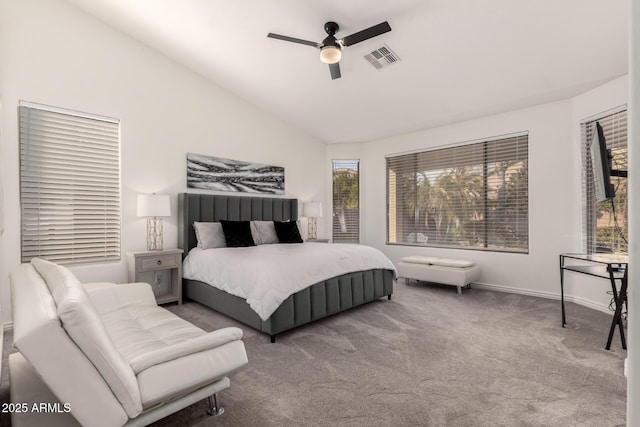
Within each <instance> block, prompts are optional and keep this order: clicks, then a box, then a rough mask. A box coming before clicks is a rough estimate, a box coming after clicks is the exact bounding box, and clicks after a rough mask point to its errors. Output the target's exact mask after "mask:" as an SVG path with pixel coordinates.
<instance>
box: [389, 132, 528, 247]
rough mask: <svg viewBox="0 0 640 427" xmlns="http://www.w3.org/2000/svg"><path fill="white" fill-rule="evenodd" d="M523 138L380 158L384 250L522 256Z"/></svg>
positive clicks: (525, 182) (525, 174)
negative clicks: (466, 251)
mask: <svg viewBox="0 0 640 427" xmlns="http://www.w3.org/2000/svg"><path fill="white" fill-rule="evenodd" d="M528 187H529V186H528V135H527V134H518V135H513V136H509V137H503V138H500V139H493V140H488V141H482V142H476V143H470V144H464V145H458V146H451V147H446V148H438V149H434V150H428V151H421V152H415V153H409V154H401V155H395V156H388V157H387V242H388V243H389V244H402V245H424V246H438V247H452V248H465V249H486V250H495V251H511V252H527V251H528V247H529V196H528Z"/></svg>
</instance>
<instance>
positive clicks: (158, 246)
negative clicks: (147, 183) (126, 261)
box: [138, 193, 171, 251]
mask: <svg viewBox="0 0 640 427" xmlns="http://www.w3.org/2000/svg"><path fill="white" fill-rule="evenodd" d="M138 216H139V217H147V250H148V251H161V250H162V240H163V237H162V218H161V217H163V216H171V204H170V203H169V195H167V194H155V193H154V194H138Z"/></svg>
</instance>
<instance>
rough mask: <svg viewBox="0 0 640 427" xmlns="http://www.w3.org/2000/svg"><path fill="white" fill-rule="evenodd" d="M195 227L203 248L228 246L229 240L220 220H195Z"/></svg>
mask: <svg viewBox="0 0 640 427" xmlns="http://www.w3.org/2000/svg"><path fill="white" fill-rule="evenodd" d="M193 228H194V229H195V230H196V239H197V240H198V247H199V248H201V249H213V248H226V247H227V242H226V240H225V237H224V231H222V225H221V224H220V223H219V222H197V221H194V223H193Z"/></svg>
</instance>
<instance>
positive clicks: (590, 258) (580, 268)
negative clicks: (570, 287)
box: [560, 253, 629, 350]
mask: <svg viewBox="0 0 640 427" xmlns="http://www.w3.org/2000/svg"><path fill="white" fill-rule="evenodd" d="M567 261H569V262H568V263H567ZM628 267H629V257H628V256H627V255H621V254H612V253H596V254H571V253H568V254H560V299H561V301H562V327H563V328H564V325H565V324H566V323H567V322H566V317H565V310H564V272H565V271H573V272H575V273H581V274H587V275H589V276H594V277H601V278H603V279H608V280H609V283H610V284H611V291H612V294H613V302H614V305H615V311H614V314H613V320H612V321H611V328H610V330H609V339H608V340H607V346H606V347H605V348H606V349H607V350H609V349H610V348H611V340H612V339H613V335H614V333H615V329H616V326H618V328H619V329H620V340H621V341H622V348H623V349H625V350H626V349H627V343H626V340H625V337H624V326H623V324H622V307H623V306H624V304H626V301H627V273H628V270H629V268H628ZM616 280H619V281H620V290H618V288H617V286H616Z"/></svg>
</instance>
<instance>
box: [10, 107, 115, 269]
mask: <svg viewBox="0 0 640 427" xmlns="http://www.w3.org/2000/svg"><path fill="white" fill-rule="evenodd" d="M19 117H20V209H21V250H22V262H28V261H29V260H31V259H32V258H34V257H42V258H45V259H48V260H51V261H55V262H60V263H75V262H93V261H107V260H118V259H120V143H119V139H120V137H119V132H120V124H119V122H118V121H117V120H114V119H109V118H101V117H97V116H91V115H82V114H80V113H75V112H68V111H65V110H61V109H55V108H50V107H45V106H39V105H37V104H31V103H21V104H20V107H19Z"/></svg>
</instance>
